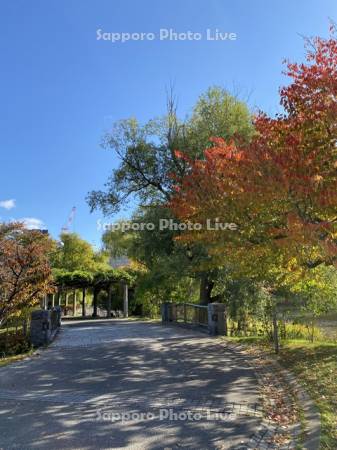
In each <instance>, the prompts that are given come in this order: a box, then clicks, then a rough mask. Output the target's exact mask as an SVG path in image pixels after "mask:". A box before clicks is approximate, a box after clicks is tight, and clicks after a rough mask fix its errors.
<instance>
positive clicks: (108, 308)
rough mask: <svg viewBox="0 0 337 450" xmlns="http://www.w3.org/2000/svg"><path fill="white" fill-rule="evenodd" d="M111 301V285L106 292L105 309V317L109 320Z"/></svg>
mask: <svg viewBox="0 0 337 450" xmlns="http://www.w3.org/2000/svg"><path fill="white" fill-rule="evenodd" d="M111 299H112V284H110V285H109V290H108V304H107V308H106V316H107V317H108V318H109V319H110V318H111Z"/></svg>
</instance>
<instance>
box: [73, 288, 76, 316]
mask: <svg viewBox="0 0 337 450" xmlns="http://www.w3.org/2000/svg"><path fill="white" fill-rule="evenodd" d="M75 316H76V290H74V295H73V317H75Z"/></svg>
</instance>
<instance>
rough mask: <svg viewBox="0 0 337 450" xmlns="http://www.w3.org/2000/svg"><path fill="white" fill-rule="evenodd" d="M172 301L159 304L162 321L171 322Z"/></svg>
mask: <svg viewBox="0 0 337 450" xmlns="http://www.w3.org/2000/svg"><path fill="white" fill-rule="evenodd" d="M171 316H172V303H169V302H165V303H163V304H162V305H161V320H162V322H163V323H165V322H172V318H171Z"/></svg>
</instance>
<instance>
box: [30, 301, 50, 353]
mask: <svg viewBox="0 0 337 450" xmlns="http://www.w3.org/2000/svg"><path fill="white" fill-rule="evenodd" d="M50 315H51V312H50V310H44V309H41V310H37V311H33V312H32V316H31V322H30V341H31V343H32V345H33V346H34V347H39V346H40V345H46V344H48V342H49V341H50V334H51V326H50Z"/></svg>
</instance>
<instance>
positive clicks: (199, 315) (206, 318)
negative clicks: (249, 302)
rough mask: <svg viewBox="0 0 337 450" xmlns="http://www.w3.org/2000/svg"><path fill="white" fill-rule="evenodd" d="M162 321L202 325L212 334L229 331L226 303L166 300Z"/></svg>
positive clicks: (163, 306)
mask: <svg viewBox="0 0 337 450" xmlns="http://www.w3.org/2000/svg"><path fill="white" fill-rule="evenodd" d="M162 322H163V323H169V322H171V323H177V324H189V325H194V326H197V327H202V328H204V329H207V330H208V332H209V334H212V335H217V334H226V333H227V327H226V313H225V305H224V304H222V303H210V304H208V305H198V304H195V303H171V302H166V303H163V305H162Z"/></svg>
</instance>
